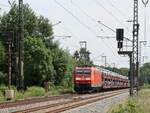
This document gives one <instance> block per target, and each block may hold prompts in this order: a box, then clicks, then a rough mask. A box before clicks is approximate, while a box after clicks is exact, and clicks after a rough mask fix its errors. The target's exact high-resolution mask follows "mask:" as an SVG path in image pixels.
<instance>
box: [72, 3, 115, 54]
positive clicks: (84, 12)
mask: <svg viewBox="0 0 150 113" xmlns="http://www.w3.org/2000/svg"><path fill="white" fill-rule="evenodd" d="M72 4H73V5H74V6H76V7H77V8H78V9H79V10H80V11H81V12H82V13H83V14H84V15H86V16H87V17H88V18H90V19H91V20H92V21H94V22H96V19H94V18H93V17H92V16H90V15H89V14H88V13H86V11H84V10H83V9H82V8H81V7H80V6H78V5H77V4H75V3H74V2H72ZM100 29H102V28H100ZM102 30H103V29H102ZM111 30H112V29H111ZM103 32H104V30H103ZM113 32H115V31H114V30H113ZM103 42H104V41H103ZM104 43H105V42H104ZM105 45H107V44H106V43H105ZM107 47H109V46H108V45H107ZM109 48H111V47H109ZM111 50H112V49H111ZM113 54H114V53H113ZM115 56H116V55H115Z"/></svg>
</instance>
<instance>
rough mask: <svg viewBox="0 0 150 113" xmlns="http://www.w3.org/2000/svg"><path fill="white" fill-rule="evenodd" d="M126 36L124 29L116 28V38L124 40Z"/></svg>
mask: <svg viewBox="0 0 150 113" xmlns="http://www.w3.org/2000/svg"><path fill="white" fill-rule="evenodd" d="M123 38H124V29H116V40H117V41H123Z"/></svg>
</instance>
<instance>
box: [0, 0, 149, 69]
mask: <svg viewBox="0 0 150 113" xmlns="http://www.w3.org/2000/svg"><path fill="white" fill-rule="evenodd" d="M10 1H11V0H10ZM145 1H146V0H145ZM16 2H18V0H16ZM24 3H28V4H29V5H30V7H31V8H32V9H33V10H34V12H35V13H36V15H38V16H39V15H43V16H45V17H46V18H48V19H49V20H50V22H51V23H52V24H53V25H54V24H55V23H58V22H59V21H61V23H60V24H57V25H54V26H53V31H54V36H55V40H58V41H59V43H60V46H61V47H62V48H64V49H67V50H69V51H70V53H71V54H73V53H74V51H75V50H79V48H80V47H81V45H80V44H79V42H80V41H87V49H88V50H89V51H90V52H91V55H90V56H91V59H92V60H93V61H94V63H95V64H98V65H104V59H103V58H102V56H107V63H108V65H110V66H114V63H115V66H116V67H128V66H129V58H128V56H120V55H118V53H117V51H118V49H117V42H116V39H115V38H113V37H115V35H116V34H115V32H112V31H111V30H110V29H108V28H106V27H104V26H103V25H102V24H100V23H98V22H97V21H101V22H102V23H103V24H105V25H107V26H109V27H110V28H111V29H113V30H116V28H124V31H125V37H128V38H129V39H132V22H127V21H128V20H133V0H24ZM0 8H1V10H0V14H3V12H4V11H5V12H8V11H9V9H10V6H9V4H8V1H7V0H0ZM149 11H150V3H149V4H147V6H146V8H145V7H144V5H143V3H142V1H141V0H139V24H140V32H139V40H142V41H143V40H144V18H145V16H146V29H147V31H146V40H147V45H146V46H144V45H142V46H141V47H142V48H141V50H142V56H147V58H145V59H144V62H150V52H149V51H150V50H149V49H150V38H149V37H150V32H148V31H149V29H150V13H149ZM57 36H71V38H65V37H57ZM98 36H103V37H108V36H109V37H110V38H100V37H98ZM111 37H112V38H111ZM125 44H126V43H125ZM128 45H131V43H128ZM130 49H131V48H128V49H127V50H130ZM124 50H126V48H125V49H124ZM142 63H143V60H142Z"/></svg>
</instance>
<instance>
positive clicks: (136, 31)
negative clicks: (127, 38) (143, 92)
mask: <svg viewBox="0 0 150 113" xmlns="http://www.w3.org/2000/svg"><path fill="white" fill-rule="evenodd" d="M133 16H134V17H133V48H132V49H133V75H134V81H135V83H134V86H138V75H139V58H138V56H139V52H138V42H139V39H138V36H139V23H138V0H134V15H133Z"/></svg>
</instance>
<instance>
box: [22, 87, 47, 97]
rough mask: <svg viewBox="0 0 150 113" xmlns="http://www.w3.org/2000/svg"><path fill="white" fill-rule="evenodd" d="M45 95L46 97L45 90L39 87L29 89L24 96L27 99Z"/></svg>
mask: <svg viewBox="0 0 150 113" xmlns="http://www.w3.org/2000/svg"><path fill="white" fill-rule="evenodd" d="M44 95H45V89H44V88H42V87H37V86H32V87H29V88H27V91H26V92H25V94H24V96H25V98H29V97H36V96H44Z"/></svg>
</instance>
